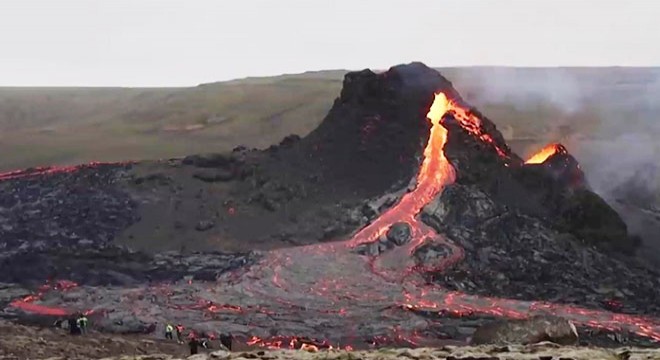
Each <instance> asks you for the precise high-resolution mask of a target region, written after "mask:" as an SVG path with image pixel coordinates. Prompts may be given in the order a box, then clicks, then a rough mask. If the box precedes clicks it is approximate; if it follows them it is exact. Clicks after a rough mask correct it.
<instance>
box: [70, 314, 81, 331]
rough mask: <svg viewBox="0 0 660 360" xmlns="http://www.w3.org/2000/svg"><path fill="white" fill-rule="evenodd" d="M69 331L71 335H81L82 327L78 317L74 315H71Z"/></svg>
mask: <svg viewBox="0 0 660 360" xmlns="http://www.w3.org/2000/svg"><path fill="white" fill-rule="evenodd" d="M68 322H69V333H70V334H71V335H80V328H79V327H78V319H77V318H76V317H75V316H74V317H70V318H69V320H68Z"/></svg>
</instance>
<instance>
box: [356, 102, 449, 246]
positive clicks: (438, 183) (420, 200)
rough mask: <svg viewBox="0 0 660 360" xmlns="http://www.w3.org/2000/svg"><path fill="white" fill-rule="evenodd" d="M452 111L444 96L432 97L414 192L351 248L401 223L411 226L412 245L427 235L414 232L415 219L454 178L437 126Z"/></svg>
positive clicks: (441, 130) (367, 229) (361, 234)
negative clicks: (427, 137) (424, 143)
mask: <svg viewBox="0 0 660 360" xmlns="http://www.w3.org/2000/svg"><path fill="white" fill-rule="evenodd" d="M451 109H452V102H451V101H450V100H449V99H447V96H446V95H445V94H444V93H438V94H436V95H435V99H434V101H433V104H432V105H431V108H430V109H429V112H428V114H427V115H426V117H427V119H428V120H429V121H430V122H431V131H430V134H429V140H428V143H427V144H426V148H425V149H424V160H423V162H422V166H421V168H420V169H419V173H418V174H417V187H416V188H415V190H414V191H412V192H410V193H407V194H405V195H404V196H403V198H402V199H401V201H400V202H399V203H398V204H397V205H396V206H394V207H392V208H391V209H389V210H388V211H387V212H385V213H384V214H382V215H381V216H380V217H379V218H378V219H376V220H375V221H374V222H373V223H371V224H370V225H369V226H367V227H365V228H364V229H362V230H361V231H360V232H358V233H357V234H356V235H355V236H354V237H353V239H352V242H353V244H354V245H358V244H362V243H367V242H372V241H375V240H376V239H377V238H378V237H380V236H381V235H383V234H384V233H385V232H386V231H387V229H388V228H389V227H390V226H391V225H392V224H394V223H396V222H400V221H403V222H407V223H409V224H410V225H411V226H412V228H413V238H414V240H413V243H415V244H419V243H420V242H421V241H423V240H424V237H423V236H422V235H427V234H426V232H424V233H422V232H420V231H415V230H418V229H420V225H421V224H419V223H418V222H417V220H416V219H415V216H416V215H417V214H418V213H419V211H420V210H421V209H422V208H423V207H424V206H425V205H426V204H428V203H429V202H430V201H431V200H432V199H433V198H434V197H435V196H436V195H437V194H438V193H439V192H440V191H441V190H442V188H443V187H444V186H445V185H447V184H450V183H452V182H454V179H455V178H456V174H455V172H454V168H453V167H452V166H451V164H450V163H449V161H448V160H447V158H446V157H445V154H444V152H443V147H444V146H445V143H446V142H447V129H445V128H444V127H443V126H442V125H441V124H440V121H441V120H442V117H443V116H444V115H445V114H446V113H447V112H448V111H449V110H451Z"/></svg>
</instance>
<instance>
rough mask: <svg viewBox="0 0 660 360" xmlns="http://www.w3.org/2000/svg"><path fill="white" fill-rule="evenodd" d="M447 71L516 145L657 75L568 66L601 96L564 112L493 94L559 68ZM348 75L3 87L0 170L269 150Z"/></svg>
mask: <svg viewBox="0 0 660 360" xmlns="http://www.w3.org/2000/svg"><path fill="white" fill-rule="evenodd" d="M493 71H495V72H493ZM441 72H442V73H443V74H444V75H445V76H447V77H448V78H449V79H450V80H452V81H454V83H455V85H456V86H457V88H458V89H459V91H461V92H462V93H463V95H464V97H465V98H466V99H467V100H468V101H470V102H471V103H473V104H475V105H477V106H478V107H479V108H480V110H482V112H484V113H485V114H487V115H488V116H489V117H490V118H492V119H493V120H494V121H495V122H496V123H497V125H498V126H499V127H500V128H501V129H502V130H504V131H503V132H504V134H505V136H506V137H508V138H514V139H518V141H514V142H513V145H514V147H516V148H517V149H518V150H519V151H522V152H526V149H527V147H532V148H533V147H535V146H536V144H537V143H538V142H544V141H546V140H548V139H549V138H556V137H558V136H559V135H561V133H562V132H563V133H566V132H575V131H579V132H589V131H591V129H594V128H596V127H598V126H599V122H600V120H601V118H602V117H603V113H604V112H608V113H610V112H611V110H609V109H608V108H607V106H613V107H614V108H617V106H615V105H616V103H617V102H622V103H623V102H626V103H629V102H630V99H634V97H635V94H636V92H638V91H639V90H640V89H642V88H644V86H647V85H646V83H645V79H647V78H648V77H649V76H648V75H649V74H655V75H657V71H654V70H653V71H652V70H649V69H572V70H570V74H571V76H572V77H574V78H575V79H577V81H578V82H579V83H580V84H582V85H584V84H587V85H588V86H587V89H589V90H588V91H590V93H591V94H592V95H593V96H594V97H595V98H596V100H598V101H591V102H588V103H587V104H583V105H581V106H580V108H579V109H577V110H574V111H571V112H566V111H565V110H566V109H563V108H562V105H560V104H558V103H557V102H555V103H553V102H547V101H528V100H525V101H524V104H520V103H516V100H517V99H509V98H499V97H498V96H494V97H493V96H488V94H489V92H492V91H496V90H493V88H495V89H497V87H498V86H502V85H507V84H508V85H511V84H513V83H515V82H517V81H524V82H525V83H526V85H527V86H529V85H530V84H531V85H532V86H533V85H534V84H533V81H536V80H534V79H537V80H538V79H541V81H545V80H543V79H545V77H543V76H541V77H539V76H538V75H539V74H551V75H552V74H554V75H552V76H551V77H552V79H553V81H555V80H556V79H559V80H558V81H559V84H558V86H559V88H558V90H556V89H550V90H549V92H550V93H552V92H553V91H561V90H562V89H561V85H562V82H561V79H562V76H565V72H566V71H564V70H561V69H536V70H533V69H532V70H530V69H506V71H504V72H503V73H502V71H500V70H498V69H487V68H463V69H442V70H441ZM344 73H345V72H344V71H339V70H337V71H324V72H313V73H305V74H300V75H284V76H277V77H271V78H249V79H242V80H235V81H230V82H222V83H212V84H205V85H200V86H197V87H193V88H163V89H155V88H144V89H139V88H130V89H129V88H92V89H88V88H0V153H2V157H0V171H2V170H9V169H14V168H23V167H28V166H37V165H45V164H75V163H81V162H87V161H116V160H124V159H154V158H166V157H175V156H181V155H185V154H189V153H198V152H209V151H219V150H228V149H231V148H233V147H235V146H237V145H241V144H244V145H247V146H252V147H267V146H269V145H270V144H273V143H276V142H278V141H279V140H280V139H281V138H283V137H284V136H286V135H288V134H290V133H295V134H299V135H305V134H307V133H308V132H309V131H311V130H312V129H313V128H314V127H316V126H317V125H318V123H319V122H320V121H321V120H322V119H323V117H324V116H325V114H326V113H327V111H328V109H329V108H330V107H331V105H332V102H333V100H334V98H335V97H336V96H337V95H338V93H339V91H340V89H341V81H342V78H343V74H344ZM555 75H557V76H555ZM655 75H654V76H655ZM544 76H545V75H544ZM489 77H492V78H494V79H495V81H496V82H497V83H493V85H495V86H491V88H489V89H484V81H485V80H484V79H488V78H489ZM490 85H491V84H489V86H490ZM505 89H506V87H505ZM504 92H506V91H504ZM566 95H570V92H568V93H567V94H566ZM601 100H602V101H601ZM560 102H561V101H560ZM628 107H629V108H631V109H632V110H634V108H632V107H631V106H628ZM619 108H620V106H619ZM558 124H570V126H568V127H564V128H560V127H559V126H558ZM564 135H565V134H564Z"/></svg>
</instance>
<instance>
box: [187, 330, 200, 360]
mask: <svg viewBox="0 0 660 360" xmlns="http://www.w3.org/2000/svg"><path fill="white" fill-rule="evenodd" d="M190 335H192V336H189V338H190V341H188V346H189V347H190V355H195V354H197V348H198V346H199V341H198V340H197V337H196V336H195V334H194V333H190Z"/></svg>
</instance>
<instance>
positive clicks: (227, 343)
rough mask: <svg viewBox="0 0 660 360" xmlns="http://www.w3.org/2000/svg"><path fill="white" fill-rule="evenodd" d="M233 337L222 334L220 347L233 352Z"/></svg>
mask: <svg viewBox="0 0 660 360" xmlns="http://www.w3.org/2000/svg"><path fill="white" fill-rule="evenodd" d="M231 343H232V336H231V334H220V345H221V346H222V347H224V348H226V349H227V350H229V351H231Z"/></svg>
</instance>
